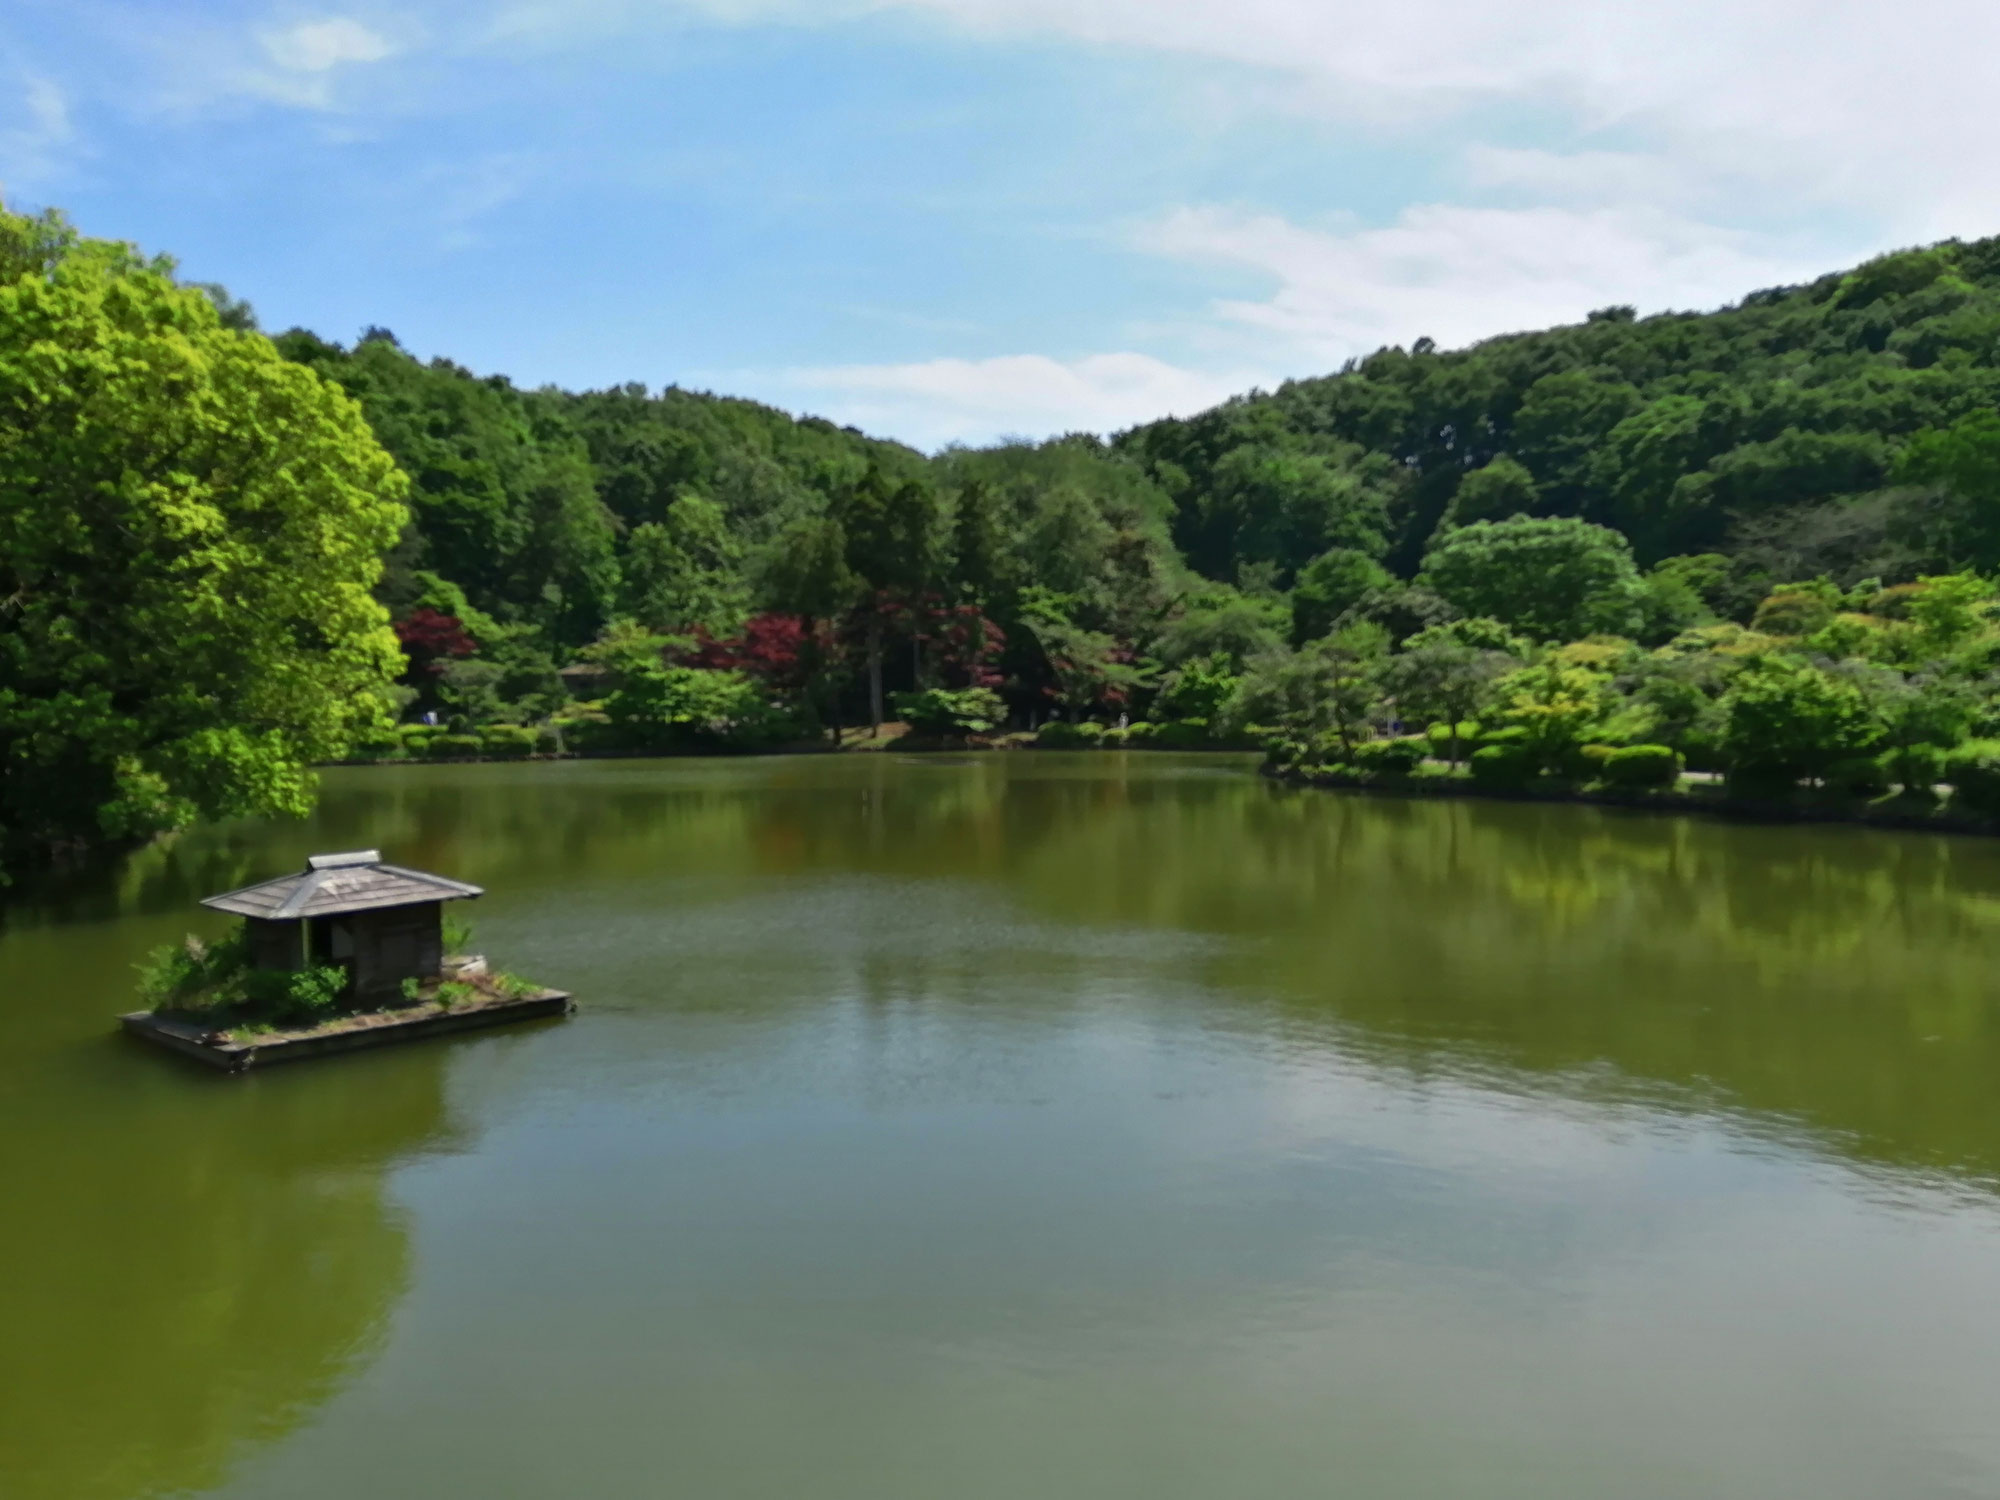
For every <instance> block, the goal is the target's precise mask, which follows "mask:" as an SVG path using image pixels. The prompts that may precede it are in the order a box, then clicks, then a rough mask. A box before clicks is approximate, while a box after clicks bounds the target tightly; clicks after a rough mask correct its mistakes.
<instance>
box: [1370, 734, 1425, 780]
mask: <svg viewBox="0 0 2000 1500" xmlns="http://www.w3.org/2000/svg"><path fill="white" fill-rule="evenodd" d="M1430 753H1431V742H1430V739H1429V737H1428V736H1425V737H1422V738H1418V737H1411V738H1408V739H1400V740H1369V741H1368V742H1367V743H1366V744H1363V745H1356V746H1355V747H1354V750H1353V752H1352V757H1351V758H1352V759H1353V762H1354V764H1355V765H1356V766H1358V767H1359V768H1360V769H1362V770H1364V771H1374V772H1377V773H1379V774H1381V775H1386V776H1407V775H1409V774H1410V773H1411V772H1412V771H1414V770H1416V768H1417V767H1418V766H1420V765H1422V764H1423V763H1424V762H1425V761H1426V760H1428V759H1429V758H1430Z"/></svg>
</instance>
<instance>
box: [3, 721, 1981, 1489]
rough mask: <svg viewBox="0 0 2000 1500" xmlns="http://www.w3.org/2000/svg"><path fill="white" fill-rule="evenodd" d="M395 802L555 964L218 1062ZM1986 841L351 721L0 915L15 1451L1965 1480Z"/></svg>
mask: <svg viewBox="0 0 2000 1500" xmlns="http://www.w3.org/2000/svg"><path fill="white" fill-rule="evenodd" d="M371 846H375V847H380V848H382V849H383V850H384V851H385V852H387V853H388V854H389V856H390V857H391V858H393V859H396V860H398V861H399V862H402V863H407V864H412V865H416V866H419V867H421V868H425V869H433V870H438V871H441V872H443V873H446V874H450V875H453V876H457V877H460V878H463V879H467V880H472V881H476V882H479V883H480V884H482V885H485V886H486V887H488V889H489V892H490V894H489V895H488V896H487V897H486V898H485V899H484V900H482V901H480V902H478V903H476V904H475V905H474V906H473V907H472V908H471V909H470V913H469V914H470V915H471V916H472V917H473V918H474V920H475V921H476V923H477V928H478V944H477V946H479V947H480V948H482V949H483V950H484V951H486V952H488V953H489V954H491V955H492V956H493V957H494V959H495V960H496V961H498V962H501V963H503V964H505V965H506V966H507V967H509V968H512V969H515V970H518V971H520V972H523V973H526V974H529V975H531V976H534V977H536V978H540V979H544V980H546V981H548V982H551V983H556V984H560V985H562V986H564V987H565V988H569V989H572V990H574V991H575V992H576V994H577V995H578V997H579V999H580V1001H581V1003H582V1005H583V1007H584V1009H583V1010H582V1012H581V1014H580V1015H578V1016H577V1017H576V1018H574V1019H573V1020H569V1021H566V1022H552V1023H540V1024H535V1025H531V1026H528V1027H525V1028H520V1029H510V1030H505V1031H496V1032H492V1033H487V1034H483V1035H479V1036H476V1037H471V1038H467V1039H462V1040H457V1041H448V1042H439V1043H435V1044H425V1045H418V1046H412V1047H408V1048H404V1049H400V1050H394V1051H388V1052H382V1053H375V1054H367V1055H363V1056H358V1057H354V1058H350V1059H338V1060H332V1061H326V1062H320V1063H310V1064H301V1065H299V1066H297V1067H293V1068H280V1069H274V1070H272V1071H271V1072H269V1073H267V1074H263V1075H252V1076H249V1077H245V1078H236V1079H232V1078H223V1077H215V1076H210V1075H207V1074H205V1073H203V1072H201V1071H199V1070H198V1069H195V1068H193V1067H192V1066H190V1065H186V1064H183V1063H181V1062H179V1061H178V1060H176V1059H173V1058H170V1057H167V1056H163V1055H156V1054H154V1053H152V1052H150V1051H147V1050H144V1049H142V1048H141V1047H139V1046H138V1045H136V1044H134V1043H132V1042H130V1041H127V1040H125V1039H122V1038H119V1037H117V1036H115V1035H113V1034H112V1032H111V1028H110V1018H111V1016H112V1013H113V1012H115V1011H117V1010H119V1009H122V1008H126V1007H127V1006H128V1005H129V1003H130V995H131V983H132V977H133V976H132V969H131V966H132V964H133V963H134V962H135V961H137V960H138V959H139V958H140V957H141V956H142V955H143V954H144V953H145V952H146V950H148V949H149V948H151V947H153V946H155V945H157V944H160V943H163V942H167V941H171V940H173V939H175V938H177V937H178V936H179V935H180V934H182V933H184V932H186V931H188V930H191V929H192V930H196V931H203V932H211V931H215V930H218V928H217V922H216V919H212V918H210V917H209V916H208V914H206V913H202V912H200V911H199V910H198V909H197V908H195V906H194V902H195V900H196V899H197V898H198V897H199V896H201V895H205V894H208V893H211V892H214V891H219V890H223V889H226V888H228V887H231V886H233V885H238V884H242V883H245V882H247V881H250V880H253V879H257V878H260V877H263V876H265V875H269V874H273V873H278V872H282V871H284V870H287V869H291V868H296V867H298V866H299V865H300V864H301V863H302V861H303V857H304V856H305V855H306V854H307V853H310V852H314V851H318V850H329V849H344V848H353V847H371ZM1996 960H2000V843H1988V842H1983V841H1979V840H1970V839H1966V840H1952V839H1944V838H1924V837H1919V836H1901V835H1891V834H1885V833H1876V832H1863V831H1858V830H1853V829H1845V828H1824V827H1801V828H1768V827H1748V826H1732V825H1727V824H1722V823H1710V822H1696V821H1687V820H1680V819H1673V818H1665V817H1652V816H1645V815H1638V814H1622V813H1616V812H1611V811H1606V810H1600V809H1588V808H1575V807H1535V806H1521V805H1510V804H1482V803H1472V802H1457V803H1451V802H1430V803H1425V802H1400V801H1391V800H1377V799H1369V798H1365V797H1355V796H1347V795H1341V794H1335V793H1328V792H1322V791H1295V790H1287V789H1284V788H1280V787H1277V786H1274V785H1271V784H1270V783H1268V782H1266V781H1264V780H1263V779H1261V778H1260V777H1258V776H1257V775H1256V774H1255V768H1254V766H1253V765H1251V764H1249V763H1247V762H1242V761H1237V760H1234V759H1229V758H1216V757H1173V756H1166V755H1151V756H1148V755H1131V756H1127V755H1121V754H1099V755H1078V756H1068V755H1051V754H1019V755H1011V756H1009V755H993V756H963V757H944V756H937V757H914V756H911V757H897V756H874V757H859V756H856V757H843V758H833V757H812V758H797V759H777V760H746V761H679V762H674V761H657V762H637V761H627V762H592V763H574V764H563V765H553V766H540V765H536V766H529V765H516V766H506V765H484V766H436V767H424V766H414V767H406V768H384V769H369V770H350V771H339V772H335V773H332V774H330V775H329V777H328V778H327V787H326V795H325V798H324V802H323V806H322V809H321V812H320V813H319V815H318V817H317V818H316V819H315V820H314V821H313V822H311V823H310V824H285V825H276V824H263V825H256V826H243V825H231V826H224V827H218V828H212V829H204V830H201V831H199V832H198V833H196V834H194V835H191V836H189V837H186V838H184V839H182V840H180V841H179V842H178V843H177V844H175V845H173V846H172V847H169V848H164V849H155V850H149V851H146V852H144V853H142V854H140V855H138V856H135V857H134V858H132V859H131V860H129V861H128V862H126V863H125V864H124V865H122V866H121V867H120V868H119V869H117V870H116V871H114V872H111V873H109V874H107V875H105V876H103V877H102V878H97V879H92V880H81V881H76V882H72V883H71V884H69V885H68V886H66V887H63V888H59V889H48V890H43V891H40V892H36V893H31V894H28V895H26V896H23V897H21V898H20V899H18V900H17V902H16V904H15V905H14V906H13V908H11V909H10V910H9V911H8V912H7V913H6V917H5V924H4V927H0V979H4V984H0V1191H3V1192H4V1197H0V1203H4V1204H5V1214H6V1219H5V1228H4V1232H0V1393H4V1399H0V1494H4V1495H6V1496H7V1497H8V1500H136V1497H150V1496H167V1495H175V1496H180V1495H190V1496H204V1497H206V1496H224V1497H232V1500H266V1497H284V1500H336V1497H337V1500H351V1497H353V1496H355V1495H365V1494H377V1495H385V1496H387V1495H424V1496H458V1495H465V1496H475V1495H476V1496H480V1497H482V1500H496V1497H535V1500H546V1497H550V1496H561V1497H564V1500H614V1497H616V1500H628V1497H632V1496H638V1495H669V1494H671V1495H685V1496H733V1497H766V1496H769V1497H785V1500H794V1497H800V1496H811V1497H815V1500H848V1497H852V1500H945V1497H948V1500H988V1497H991V1500H1001V1497H1006V1500H1018V1497H1021V1496H1025V1495H1048V1496H1090V1497H1093V1500H1095V1497H1126V1496H1130V1497H1134V1500H1138V1497H1146V1500H1160V1497H1183V1496H1185V1497H1227V1500H1263V1497H1273V1500H1276V1497H1285V1500H1294V1497H1298V1496H1301V1495H1309V1494H1353V1495H1366V1496H1370V1497H1405V1496H1424V1497H1431V1496H1475V1495H1476V1496H1480V1497H1483V1500H1484V1497H1522V1500H1527V1497H1534V1500H1567V1497H1577V1500H1583V1497H1591V1500H1601V1497H1605V1496H1618V1497H1621V1500H1644V1497H1697V1496H1699V1497H1704V1500H1706V1497H1713V1496H1717V1495H1743V1496H1759V1497H1776V1496H1793V1495H1797V1496H1812V1497H1815V1500H1828V1497H1848V1496H1852V1497H1857V1500H1858V1497H1867V1500H1880V1497H1882V1496H1885V1495H1895V1496H1897V1497H1899V1500H1910V1497H1920V1496H1963V1495H1992V1494H1996V1493H2000V1298H1996V1297H1995V1296H1994V1295H1993V1290H1994V1288H1995V1287H1996V1286H2000V1025H1997V1024H1996V1020H2000V1017H1997V1016H1996V1001H1995V996H1996V989H2000V975H1996Z"/></svg>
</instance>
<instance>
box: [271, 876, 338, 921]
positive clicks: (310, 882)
mask: <svg viewBox="0 0 2000 1500" xmlns="http://www.w3.org/2000/svg"><path fill="white" fill-rule="evenodd" d="M332 873H333V872H332V871H331V870H312V871H309V872H308V873H306V874H305V875H302V876H294V877H291V878H293V879H296V880H297V881H298V882H299V883H298V885H297V886H296V887H295V888H294V889H293V891H292V893H291V895H289V896H287V897H285V899H284V900H283V901H281V902H279V903H278V909H277V910H276V911H274V912H272V913H271V917H272V919H273V920H274V921H283V920H284V919H285V918H287V917H296V916H297V915H298V914H299V911H300V909H301V908H303V907H304V906H305V904H306V903H307V902H308V901H310V900H311V899H312V898H313V897H314V896H316V895H318V894H319V888H320V887H321V886H322V885H324V884H326V877H327V876H329V875H331V874H332Z"/></svg>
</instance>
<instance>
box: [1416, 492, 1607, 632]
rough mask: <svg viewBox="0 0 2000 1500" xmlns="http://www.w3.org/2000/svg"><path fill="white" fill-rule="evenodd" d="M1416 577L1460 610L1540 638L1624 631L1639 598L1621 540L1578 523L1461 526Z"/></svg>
mask: <svg viewBox="0 0 2000 1500" xmlns="http://www.w3.org/2000/svg"><path fill="white" fill-rule="evenodd" d="M1418 578H1419V580H1420V581H1421V582H1422V583H1423V584H1425V585H1426V586H1427V587H1429V588H1430V589H1432V590H1434V591H1435V592H1436V593H1438V594H1439V595H1440V596H1442V597H1443V598H1444V599H1445V600H1446V601H1447V602H1449V603H1450V604H1451V605H1453V606H1454V607H1455V608H1456V609H1458V610H1459V612H1460V613H1462V614H1468V615H1486V616H1490V617H1491V618H1493V619H1496V620H1499V621H1500V622H1501V623H1503V624H1505V625H1508V626H1511V627H1513V628H1514V629H1516V630H1519V631H1521V632H1523V633H1524V634H1526V635H1530V636H1533V637H1534V638H1535V639H1537V640H1574V639H1576V638H1577V637H1578V636H1585V635H1593V634H1597V633H1599V632H1608V633H1611V634H1624V633H1626V632H1628V631H1629V630H1631V629H1632V627H1633V626H1634V624H1635V623H1636V621H1637V617H1638V611H1639V603H1640V595H1641V589H1640V584H1639V575H1638V571H1637V570H1636V569H1635V568H1634V567H1633V564H1632V549H1631V546H1630V545H1629V544H1628V543H1627V542H1626V540H1625V539H1624V538H1623V537H1621V536H1620V535H1618V533H1617V532H1615V531H1607V530H1606V529H1605V528H1604V527H1602V526H1592V525H1590V524H1589V523H1588V522H1585V521H1578V520H1531V519H1529V518H1527V517H1517V518H1515V519H1513V520H1509V521H1480V522H1476V523H1475V524H1473V525H1471V526H1462V527H1459V528H1457V529H1456V530H1453V531H1450V532H1447V533H1445V534H1444V535H1443V536H1442V537H1441V538H1440V539H1439V541H1438V542H1437V544H1436V545H1435V546H1434V547H1433V548H1432V549H1431V550H1430V551H1429V552H1428V553H1427V554H1426V555H1425V557H1424V565H1423V569H1422V571H1421V572H1420V573H1419V574H1418Z"/></svg>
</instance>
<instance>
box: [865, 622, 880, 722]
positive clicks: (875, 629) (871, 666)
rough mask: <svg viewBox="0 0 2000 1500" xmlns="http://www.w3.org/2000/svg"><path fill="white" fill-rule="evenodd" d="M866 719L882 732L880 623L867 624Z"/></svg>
mask: <svg viewBox="0 0 2000 1500" xmlns="http://www.w3.org/2000/svg"><path fill="white" fill-rule="evenodd" d="M868 718H869V722H870V723H872V724H873V725H874V727H875V733H876V734H878V735H879V734H880V733H881V732H882V622H881V621H880V620H879V619H878V620H871V621H869V623H868Z"/></svg>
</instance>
